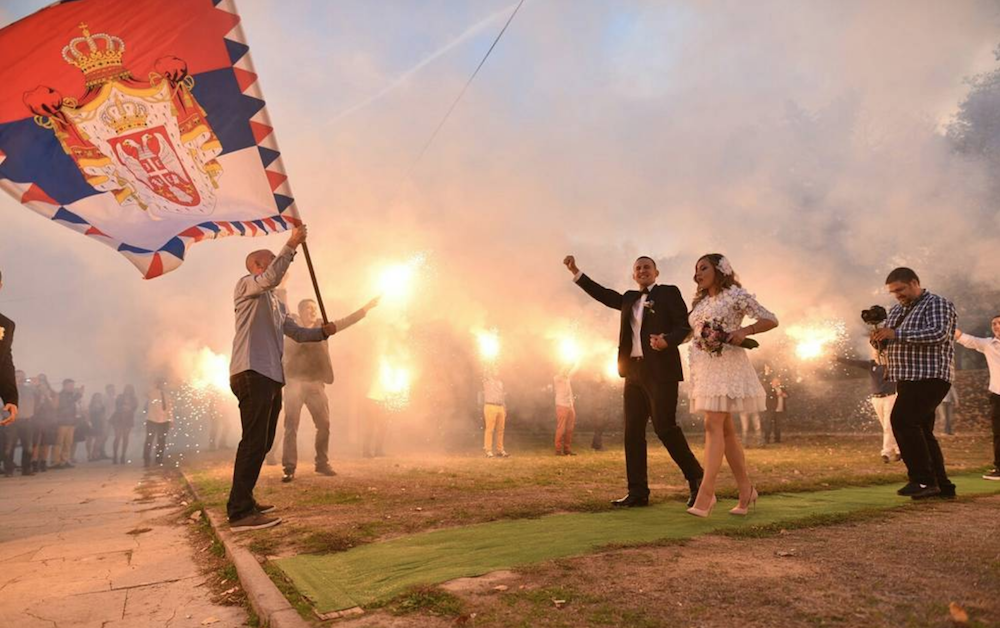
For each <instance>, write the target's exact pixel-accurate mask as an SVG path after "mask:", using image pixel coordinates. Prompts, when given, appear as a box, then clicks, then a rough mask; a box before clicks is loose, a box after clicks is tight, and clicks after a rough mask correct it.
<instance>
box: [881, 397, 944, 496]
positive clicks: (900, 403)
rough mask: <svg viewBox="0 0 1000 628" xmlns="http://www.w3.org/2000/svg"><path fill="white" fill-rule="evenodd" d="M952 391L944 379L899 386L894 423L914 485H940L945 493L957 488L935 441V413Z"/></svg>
mask: <svg viewBox="0 0 1000 628" xmlns="http://www.w3.org/2000/svg"><path fill="white" fill-rule="evenodd" d="M950 389H951V384H950V383H948V382H946V381H944V380H943V379H924V380H917V381H902V382H898V383H897V384H896V392H897V396H896V404H895V405H894V406H893V407H892V417H891V419H890V421H891V423H892V433H893V435H895V437H896V443H897V444H898V445H899V453H900V455H901V456H902V457H903V462H904V463H906V471H907V474H908V475H909V478H910V481H911V482H916V483H918V484H925V485H928V486H930V485H935V484H936V485H937V486H939V487H940V488H941V489H942V490H949V489H954V487H955V485H954V484H952V483H951V481H950V480H949V479H948V474H947V473H945V470H944V456H943V455H942V454H941V446H940V445H938V442H937V439H936V438H935V437H934V418H935V413H934V411H935V410H937V407H938V405H939V404H940V403H941V401H942V400H943V399H944V398H945V396H946V395H947V394H948V390H950Z"/></svg>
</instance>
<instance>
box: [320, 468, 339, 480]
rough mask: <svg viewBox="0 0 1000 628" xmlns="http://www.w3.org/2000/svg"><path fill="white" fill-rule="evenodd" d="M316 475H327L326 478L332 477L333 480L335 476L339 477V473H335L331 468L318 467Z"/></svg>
mask: <svg viewBox="0 0 1000 628" xmlns="http://www.w3.org/2000/svg"><path fill="white" fill-rule="evenodd" d="M316 473H318V474H320V475H325V476H328V477H331V478H332V477H333V476H335V475H337V472H336V471H334V470H333V468H331V467H329V466H326V467H316Z"/></svg>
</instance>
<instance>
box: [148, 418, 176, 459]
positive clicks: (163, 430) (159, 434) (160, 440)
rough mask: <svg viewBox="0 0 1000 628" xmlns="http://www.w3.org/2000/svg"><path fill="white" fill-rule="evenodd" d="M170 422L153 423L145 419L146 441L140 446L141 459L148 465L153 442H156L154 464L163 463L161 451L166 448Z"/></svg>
mask: <svg viewBox="0 0 1000 628" xmlns="http://www.w3.org/2000/svg"><path fill="white" fill-rule="evenodd" d="M169 431H170V423H169V422H167V423H154V422H153V421H146V442H145V443H143V447H142V460H143V462H145V463H146V466H147V467H148V466H149V464H150V458H151V455H152V451H151V450H152V448H153V442H154V441H155V442H156V464H163V452H164V450H165V449H166V448H167V432H169Z"/></svg>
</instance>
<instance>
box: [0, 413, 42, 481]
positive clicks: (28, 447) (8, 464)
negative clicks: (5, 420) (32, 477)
mask: <svg viewBox="0 0 1000 628" xmlns="http://www.w3.org/2000/svg"><path fill="white" fill-rule="evenodd" d="M0 429H2V430H4V431H5V432H6V434H7V437H6V443H5V444H4V447H3V454H4V455H3V460H4V472H6V473H7V474H10V473H12V472H13V471H14V449H15V448H16V447H17V443H18V441H21V472H22V473H23V472H25V471H28V472H30V471H31V452H32V447H33V443H34V440H35V432H36V429H35V422H34V421H33V420H32V419H31V417H28V418H27V419H20V418H19V419H18V420H17V421H15V422H14V423H12V424H10V425H7V426H5V427H3V428H0Z"/></svg>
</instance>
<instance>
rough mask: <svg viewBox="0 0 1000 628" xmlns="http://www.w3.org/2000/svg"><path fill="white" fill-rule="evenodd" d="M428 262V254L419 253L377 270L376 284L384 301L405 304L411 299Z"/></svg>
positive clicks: (390, 303)
mask: <svg viewBox="0 0 1000 628" xmlns="http://www.w3.org/2000/svg"><path fill="white" fill-rule="evenodd" d="M426 264H427V254H426V253H417V254H416V255H414V256H413V257H411V258H410V259H408V260H406V261H405V262H401V263H397V264H391V265H389V266H385V267H382V268H380V269H378V270H376V272H375V277H376V278H375V286H376V287H377V289H378V293H379V294H381V295H382V303H383V304H388V305H403V304H405V303H407V302H408V301H409V300H410V297H411V296H412V294H413V289H414V286H415V284H417V283H418V280H419V274H420V272H421V271H422V270H423V269H424V267H425V266H426Z"/></svg>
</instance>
